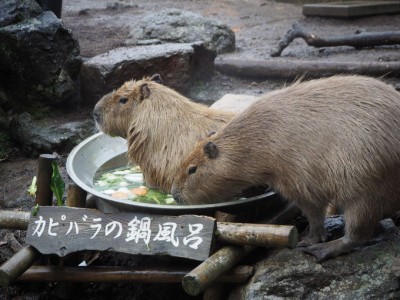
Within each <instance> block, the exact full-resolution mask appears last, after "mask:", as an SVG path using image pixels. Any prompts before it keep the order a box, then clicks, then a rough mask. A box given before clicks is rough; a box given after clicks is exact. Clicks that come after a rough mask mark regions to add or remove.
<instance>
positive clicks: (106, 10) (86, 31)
mask: <svg viewBox="0 0 400 300" xmlns="http://www.w3.org/2000/svg"><path fill="white" fill-rule="evenodd" d="M287 2H292V3H287ZM301 7H302V6H301V3H300V1H282V2H281V1H272V0H243V1H239V0H225V1H212V0H202V1H195V0H189V1H187V0H165V1H160V0H147V1H140V0H137V1H130V0H125V1H119V2H112V1H109V0H99V1H91V0H68V1H64V6H63V12H62V19H63V22H64V24H65V25H66V26H67V27H68V28H70V29H71V30H72V32H73V34H74V36H75V37H76V38H77V39H78V41H79V44H80V49H81V55H82V57H83V58H84V59H88V58H91V57H93V56H95V55H98V54H101V53H104V52H107V51H109V50H112V49H114V48H116V47H120V46H123V45H124V42H125V40H126V39H127V38H129V33H130V32H131V30H132V28H135V27H137V26H140V24H141V21H142V19H143V18H144V16H145V15H146V14H147V13H149V12H155V11H158V10H160V9H161V8H179V9H185V10H189V11H193V12H197V13H200V14H202V15H204V16H207V17H210V18H215V19H218V20H220V21H222V22H223V23H225V24H227V25H228V26H229V27H231V28H232V29H233V31H234V32H235V35H236V51H234V52H232V53H224V54H219V57H218V59H219V58H242V59H246V58H247V59H254V58H256V59H267V60H269V59H271V57H270V53H271V51H273V50H274V49H275V48H276V46H277V44H278V42H279V40H280V39H281V38H282V37H283V35H284V34H285V33H286V32H287V31H288V30H289V29H290V27H291V26H292V24H293V23H294V22H298V23H299V24H301V25H302V26H303V27H304V28H306V29H308V30H309V31H311V32H313V33H315V34H317V35H319V36H321V37H323V36H339V35H347V34H354V33H355V32H357V31H386V30H396V29H398V24H400V15H384V16H372V17H367V18H356V19H350V20H342V19H327V18H306V17H304V16H303V15H302V10H301ZM282 58H283V59H286V60H289V61H291V60H292V61H299V60H316V61H334V62H337V61H353V62H354V61H358V62H382V61H388V62H390V61H399V60H400V51H399V47H398V46H390V47H389V46H383V47H375V48H367V49H354V48H352V47H345V46H344V47H333V48H322V49H316V48H313V47H309V46H307V45H306V44H305V43H304V41H302V40H295V41H294V42H293V43H292V44H291V45H290V46H289V47H288V48H287V49H286V50H284V52H283V54H282ZM299 75H301V74H299ZM210 79H211V80H210V81H206V82H204V83H202V84H200V85H199V86H198V87H193V88H192V90H191V91H190V93H189V95H188V96H190V97H191V98H193V99H195V100H198V101H206V102H212V101H215V100H217V99H219V98H221V97H222V96H223V95H225V94H226V93H236V94H248V95H259V94H262V93H265V92H268V91H270V90H273V89H276V88H278V87H281V86H283V85H284V84H286V83H287V82H286V80H285V79H281V80H272V79H268V78H266V79H257V80H255V79H249V78H236V77H231V76H227V75H224V74H220V73H215V75H214V76H213V77H212V78H210ZM385 80H387V81H388V82H390V83H392V84H394V85H395V86H396V87H399V86H400V80H399V79H398V78H389V77H388V78H387V79H385ZM289 82H291V81H289ZM91 109H92V108H91V107H84V108H80V110H79V113H78V114H77V112H73V113H68V114H65V115H63V116H62V117H60V118H63V119H66V120H68V119H73V118H76V116H77V115H78V116H79V120H85V119H90V118H91V116H90V111H91ZM13 147H14V151H13V153H11V154H10V155H9V156H8V157H6V158H5V160H4V161H1V162H0V178H1V185H0V207H2V208H5V209H17V210H18V209H20V210H27V209H29V208H30V207H31V206H32V204H33V198H31V197H29V196H28V195H27V193H26V190H27V188H28V186H29V184H30V182H31V180H32V177H33V176H34V175H35V174H36V172H37V160H36V159H35V158H27V157H26V152H24V151H23V150H24V149H21V148H20V147H19V145H14V146H13ZM58 152H59V154H60V157H59V165H60V166H61V169H62V173H63V176H64V178H65V180H66V181H67V182H68V176H67V174H66V172H65V170H64V167H63V166H64V164H65V159H66V156H67V155H68V152H66V151H63V150H62V149H60V150H59V151H58ZM14 236H15V237H16V238H17V239H18V240H19V241H20V242H21V243H23V232H20V231H16V232H14ZM2 239H3V241H6V232H5V231H4V230H2V231H0V260H1V262H3V261H4V260H5V259H6V258H7V257H8V256H9V255H11V254H12V251H11V250H10V249H9V247H8V246H7V243H3V242H1V241H2ZM120 262H121V261H119V262H116V263H120ZM59 289H60V288H59V287H57V284H40V285H36V286H34V287H33V286H31V285H30V284H28V283H23V284H18V285H16V286H13V287H10V288H8V289H7V288H1V289H0V297H1V298H4V299H54V298H57V297H58V296H60V295H65V293H64V294H63V293H62V292H61V293H59V291H58V290H59ZM156 291H157V292H156ZM73 294H74V295H73V297H74V298H76V299H106V298H109V297H111V296H112V297H113V298H115V299H123V298H124V299H125V298H130V299H193V297H189V296H187V295H185V294H184V293H183V292H182V291H181V289H180V287H179V286H178V285H177V286H176V287H173V288H172V289H171V287H170V286H165V285H158V286H157V287H154V286H150V287H149V286H146V285H135V286H132V285H129V284H118V285H93V284H86V285H82V286H81V288H79V289H76V293H73ZM303 296H304V295H303ZM304 297H305V296H304Z"/></svg>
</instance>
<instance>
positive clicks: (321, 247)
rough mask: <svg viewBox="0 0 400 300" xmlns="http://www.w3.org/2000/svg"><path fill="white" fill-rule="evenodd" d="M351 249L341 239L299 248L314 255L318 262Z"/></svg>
mask: <svg viewBox="0 0 400 300" xmlns="http://www.w3.org/2000/svg"><path fill="white" fill-rule="evenodd" d="M351 249H352V246H351V245H350V244H345V243H344V242H343V240H342V239H338V240H334V241H331V242H327V243H320V244H315V245H312V246H308V247H304V248H300V250H301V251H302V252H305V253H308V254H311V255H314V256H315V257H316V258H317V261H318V262H323V261H325V260H327V259H328V258H332V257H335V256H338V255H340V254H342V253H348V252H350V251H351Z"/></svg>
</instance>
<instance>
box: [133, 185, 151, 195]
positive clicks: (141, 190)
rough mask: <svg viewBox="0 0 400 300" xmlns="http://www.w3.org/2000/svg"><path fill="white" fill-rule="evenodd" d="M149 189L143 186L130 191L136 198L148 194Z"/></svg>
mask: <svg viewBox="0 0 400 300" xmlns="http://www.w3.org/2000/svg"><path fill="white" fill-rule="evenodd" d="M148 191H149V189H148V188H147V187H145V186H140V187H137V188H134V189H131V192H132V193H134V194H135V195H136V196H145V195H146V194H147V193H148Z"/></svg>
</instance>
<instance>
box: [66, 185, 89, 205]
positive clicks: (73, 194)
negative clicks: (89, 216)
mask: <svg viewBox="0 0 400 300" xmlns="http://www.w3.org/2000/svg"><path fill="white" fill-rule="evenodd" d="M86 196H87V192H86V191H85V190H83V189H82V188H81V187H79V186H78V185H77V184H76V183H70V184H69V185H68V194H67V200H66V203H65V204H66V205H67V206H69V207H85V206H86Z"/></svg>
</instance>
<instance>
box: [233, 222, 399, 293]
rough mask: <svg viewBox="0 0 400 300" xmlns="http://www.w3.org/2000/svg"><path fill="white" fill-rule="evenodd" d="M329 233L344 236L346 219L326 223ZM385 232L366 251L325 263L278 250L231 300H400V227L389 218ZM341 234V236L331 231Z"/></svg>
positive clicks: (256, 266)
mask: <svg viewBox="0 0 400 300" xmlns="http://www.w3.org/2000/svg"><path fill="white" fill-rule="evenodd" d="M326 225H327V229H328V231H330V232H329V233H330V234H333V235H337V234H338V233H340V232H341V233H343V226H344V222H343V219H342V218H341V217H333V218H329V219H328V220H327V224H326ZM382 225H383V228H384V232H383V233H382V234H380V235H379V236H377V237H376V238H375V239H374V240H372V241H370V243H369V244H368V245H366V246H364V247H359V248H357V249H355V251H353V252H352V253H350V254H347V255H342V256H339V257H336V258H334V259H330V260H327V261H325V262H323V263H317V262H316V259H315V258H314V257H313V256H311V255H308V254H304V253H302V252H300V251H299V250H298V249H293V250H289V249H285V250H282V251H277V252H276V253H275V254H273V255H271V256H270V257H268V258H266V259H264V260H261V261H260V262H258V263H257V264H256V265H255V268H256V272H255V274H254V276H253V277H252V279H251V280H250V281H249V282H248V283H247V284H246V285H243V286H240V287H237V288H236V289H234V290H233V292H232V293H231V295H230V297H229V300H239V299H240V300H246V299H248V300H250V299H251V300H258V299H260V300H261V299H349V300H352V299H399V298H400V283H399V280H398V279H397V277H396V273H395V272H396V270H395V269H394V268H393V266H394V265H397V266H398V265H399V260H398V258H397V256H398V253H399V251H400V238H399V233H400V231H399V229H398V228H397V226H396V225H395V224H394V223H393V222H392V220H390V219H387V220H384V221H383V222H382ZM334 231H336V233H332V232H334Z"/></svg>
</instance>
